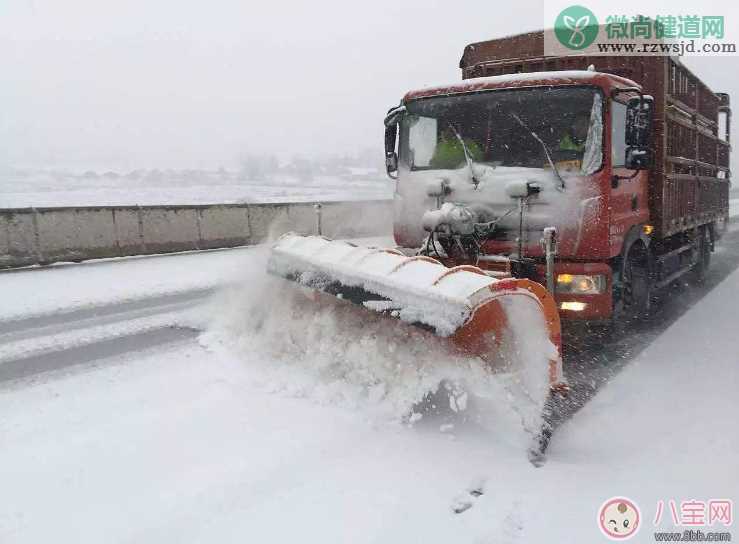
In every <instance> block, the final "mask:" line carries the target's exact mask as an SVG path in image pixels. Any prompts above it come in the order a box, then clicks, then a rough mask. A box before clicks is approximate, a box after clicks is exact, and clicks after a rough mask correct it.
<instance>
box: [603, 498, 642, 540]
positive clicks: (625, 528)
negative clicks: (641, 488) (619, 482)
mask: <svg viewBox="0 0 739 544" xmlns="http://www.w3.org/2000/svg"><path fill="white" fill-rule="evenodd" d="M640 519H641V515H640V513H639V507H638V506H637V505H636V503H635V502H634V501H632V500H630V499H627V498H625V497H613V498H612V499H608V500H607V501H606V502H604V503H603V505H602V506H601V507H600V510H598V525H599V526H600V530H601V531H602V532H603V534H604V535H606V536H607V537H608V538H610V539H612V540H627V539H629V538H631V537H632V536H634V535H635V534H636V532H637V531H638V530H639V520H640Z"/></svg>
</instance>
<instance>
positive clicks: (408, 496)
mask: <svg viewBox="0 0 739 544" xmlns="http://www.w3.org/2000/svg"><path fill="white" fill-rule="evenodd" d="M260 252H262V250H261V249H259V248H254V249H236V250H228V251H212V252H206V253H194V254H184V255H170V256H159V257H147V258H132V259H123V260H116V261H106V262H92V263H85V264H82V265H61V266H54V267H49V268H45V269H35V270H21V271H15V272H5V273H2V274H0V300H3V306H2V307H0V542H48V541H51V540H55V541H65V542H66V541H70V542H71V541H74V542H101V541H105V542H232V541H233V542H244V541H259V542H292V541H296V540H300V541H302V542H449V541H454V542H495V543H499V542H500V543H506V542H564V541H567V542H599V541H605V539H604V537H603V536H602V535H601V534H600V533H599V529H598V526H597V523H596V513H597V510H598V507H599V506H600V504H601V503H602V502H603V501H604V500H605V499H607V498H609V497H611V496H616V495H624V496H627V497H629V498H630V499H632V500H634V501H635V502H636V503H637V504H638V505H639V506H640V507H641V509H642V515H643V519H642V528H641V529H640V532H639V534H638V535H637V537H636V539H635V541H637V542H653V541H654V539H653V536H652V532H653V530H654V528H653V525H652V520H653V518H654V515H655V512H656V506H657V501H658V500H660V499H661V500H664V501H668V500H670V499H674V500H677V501H678V503H679V501H681V500H689V499H696V500H706V501H707V500H709V499H716V498H729V499H733V500H734V501H735V502H736V501H739V495H737V491H736V490H737V489H739V462H737V456H738V455H739V453H738V452H739V428H737V426H736V425H735V421H736V419H737V417H739V400H738V399H737V395H736V391H737V390H738V388H739V366H738V365H737V364H736V363H737V361H739V356H738V355H737V353H739V344H737V343H736V340H735V337H736V332H735V331H736V323H737V321H736V317H735V313H736V312H735V308H736V307H737V305H739V272H737V271H736V270H735V269H736V268H737V265H738V264H739V234H737V233H735V232H732V233H730V235H729V236H727V239H726V241H725V242H724V244H723V245H722V246H721V247H720V250H719V251H718V252H717V254H716V256H715V258H714V262H713V270H712V275H711V278H710V280H709V286H708V287H707V288H706V289H703V290H701V289H695V288H694V289H687V288H685V289H682V290H680V291H678V292H677V294H674V295H673V296H672V298H673V300H671V301H668V302H667V303H666V308H665V312H667V315H666V316H665V319H664V320H663V321H664V322H665V323H672V324H671V326H669V328H668V327H667V326H666V325H661V326H660V327H658V328H656V329H653V330H651V331H644V332H641V333H640V335H637V336H635V337H634V339H633V340H629V339H622V340H621V341H620V343H619V345H618V346H616V347H614V346H606V349H605V350H604V349H603V348H602V347H599V351H601V352H604V351H605V352H606V355H605V356H601V357H591V358H590V359H588V361H587V365H590V366H591V367H594V368H590V370H591V371H593V370H596V372H593V373H591V374H589V376H591V379H592V380H594V381H597V382H598V383H591V384H588V383H586V378H585V377H584V376H583V375H581V374H579V373H581V372H582V371H583V364H582V363H581V364H570V365H569V367H568V369H569V372H571V373H572V374H573V376H572V377H573V378H574V379H573V382H574V384H575V386H576V388H575V394H574V395H573V396H574V397H576V398H577V397H578V395H580V397H581V398H582V399H591V400H590V402H588V403H587V404H585V406H584V407H582V408H581V409H580V410H579V411H578V412H577V413H575V414H574V416H573V417H572V418H570V419H569V420H567V421H566V422H565V423H564V424H563V425H562V426H561V428H559V429H558V431H557V433H556V434H555V437H554V440H553V442H552V445H551V449H550V453H549V457H548V460H547V463H546V464H545V465H544V466H543V467H541V468H534V467H533V466H532V465H531V464H530V463H529V462H528V461H527V458H526V455H525V451H524V448H525V440H524V439H523V438H525V437H521V436H518V435H515V434H510V433H508V432H507V430H506V427H505V425H504V424H503V423H501V424H500V425H498V428H496V424H495V422H494V421H492V422H491V421H490V419H489V418H488V417H486V415H485V414H483V413H477V414H475V413H474V410H475V407H474V406H473V407H472V410H473V416H476V417H471V418H470V419H468V420H454V421H453V422H452V423H453V425H452V424H450V423H449V421H448V419H446V418H445V416H440V417H439V418H436V417H432V416H427V417H425V418H424V419H422V420H421V421H420V422H419V423H417V424H416V425H415V426H413V427H409V426H408V425H406V424H404V423H403V421H402V417H401V416H402V414H400V413H397V412H396V411H395V409H396V408H397V406H398V404H397V403H395V401H397V400H398V398H400V395H401V394H402V393H403V391H400V392H399V391H398V390H397V389H396V390H393V389H392V388H391V386H390V384H383V383H381V378H382V375H379V374H377V373H372V372H371V371H370V370H369V369H368V365H369V364H372V363H373V362H375V361H373V360H372V358H371V357H369V356H368V357H367V359H368V360H360V359H361V357H358V356H357V353H361V351H354V350H355V349H356V347H355V346H353V345H352V342H351V339H346V338H335V339H333V340H335V341H336V344H337V346H338V347H337V348H336V349H337V350H339V351H340V353H339V355H343V356H345V358H346V359H347V360H348V362H347V364H346V365H345V366H343V367H338V368H337V367H336V366H330V367H328V366H323V367H316V366H314V363H321V364H323V363H324V362H325V361H324V359H321V360H317V359H314V358H313V356H312V355H310V354H309V356H306V357H303V358H301V357H297V358H296V357H294V354H292V353H289V352H284V353H283V355H284V357H285V358H286V359H290V361H289V362H286V361H285V360H282V359H281V358H280V357H275V356H274V354H270V353H269V352H268V351H265V350H264V349H262V348H264V346H261V345H258V342H255V337H254V336H253V335H252V336H249V334H247V330H246V327H247V325H248V321H249V320H248V317H249V316H248V315H245V316H244V321H243V322H242V321H241V320H240V319H239V318H238V316H239V314H244V313H248V309H244V307H242V306H241V305H242V304H243V303H244V301H245V300H246V299H248V298H249V297H252V296H253V295H254V294H255V293H258V292H259V291H261V290H262V285H261V284H260V283H259V280H258V278H259V277H260V274H261V268H260V267H261V265H262V260H261V259H262V258H261V256H260ZM688 306H692V308H688ZM214 324H215V325H217V326H218V327H221V328H220V330H216V331H213V330H212V328H213V327H214ZM666 328H667V330H665V329H666ZM286 330H287V331H288V332H290V328H289V327H288V326H286ZM201 331H206V333H205V334H203V333H201ZM224 331H226V332H229V333H231V334H236V335H237V337H238V338H239V339H240V341H239V342H236V343H234V344H232V345H229V346H226V347H227V348H228V349H226V348H225V347H224V346H223V345H222V342H221V341H222V340H223V336H222V335H219V334H216V333H223V332H224ZM239 335H240V336H239ZM291 340H292V339H291ZM324 340H332V339H331V338H328V339H324ZM365 340H366V339H365ZM624 345H626V348H624ZM367 347H368V346H367V345H364V346H360V348H361V349H366V348H367ZM640 350H641V351H640ZM593 351H594V350H593V348H590V351H588V350H587V348H586V350H585V353H586V354H590V355H592V352H593ZM637 352H639V353H638V354H637ZM326 355H327V354H326V353H325V352H324V353H322V357H325V356H326ZM329 355H336V354H335V353H330V354H329ZM581 359H587V357H584V358H581ZM595 367H598V368H595ZM618 370H620V371H618ZM339 371H340V372H339ZM575 374H578V375H577V376H575ZM593 376H595V378H592V377H593ZM401 378H402V379H403V380H405V381H404V384H405V387H408V388H410V387H411V386H412V385H413V382H412V381H411V380H410V379H409V378H408V376H404V375H402V376H401ZM606 378H608V380H609V381H608V382H607V383H604V380H605V379H606ZM347 384H348V385H347ZM591 397H592V398H591ZM388 399H390V400H392V401H393V402H390V401H389V400H388ZM583 402H584V400H583V401H582V402H579V404H578V405H577V406H576V408H580V405H581V404H582V403H583ZM442 429H443V430H442ZM471 492H472V493H471ZM478 492H481V493H482V494H481V495H479V493H478ZM478 495H479V496H478ZM464 503H469V504H470V505H471V507H470V508H469V509H468V510H466V511H465V512H463V513H461V514H454V513H453V508H454V507H456V506H459V505H461V504H464ZM661 526H662V529H664V530H672V526H671V522H670V518H669V515H667V516H666V518H664V519H663V520H662V524H661ZM715 529H716V530H718V529H721V527H719V528H715ZM723 529H726V528H723ZM680 530H682V528H680ZM728 530H731V528H729V529H728Z"/></svg>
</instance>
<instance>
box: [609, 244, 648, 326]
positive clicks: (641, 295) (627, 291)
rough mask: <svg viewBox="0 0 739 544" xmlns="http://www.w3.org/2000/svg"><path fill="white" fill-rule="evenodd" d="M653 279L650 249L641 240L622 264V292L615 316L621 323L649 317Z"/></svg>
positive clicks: (633, 246) (630, 250) (630, 249)
mask: <svg viewBox="0 0 739 544" xmlns="http://www.w3.org/2000/svg"><path fill="white" fill-rule="evenodd" d="M652 291H653V281H652V275H651V273H650V269H649V250H648V249H647V248H646V247H645V246H644V244H642V243H641V242H636V243H635V244H634V245H632V246H631V247H630V248H629V251H628V253H627V254H626V257H625V258H624V259H623V263H622V266H621V292H620V293H619V296H618V304H617V306H618V308H614V310H615V314H614V318H615V320H616V321H618V322H621V324H625V323H629V322H632V321H639V320H643V319H646V318H647V317H649V313H650V311H651V309H652Z"/></svg>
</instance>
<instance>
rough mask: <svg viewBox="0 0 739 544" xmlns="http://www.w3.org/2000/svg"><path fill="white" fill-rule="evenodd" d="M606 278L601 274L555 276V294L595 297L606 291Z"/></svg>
mask: <svg viewBox="0 0 739 544" xmlns="http://www.w3.org/2000/svg"><path fill="white" fill-rule="evenodd" d="M607 283H608V282H607V281H606V277H605V275H603V274H597V275H594V276H588V275H582V274H557V292H558V293H571V294H573V295H597V294H599V293H603V292H605V290H606V285H607Z"/></svg>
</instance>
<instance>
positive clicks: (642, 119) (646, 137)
mask: <svg viewBox="0 0 739 544" xmlns="http://www.w3.org/2000/svg"><path fill="white" fill-rule="evenodd" d="M653 114H654V98H652V97H651V96H638V97H634V98H631V99H630V100H629V101H628V102H627V104H626V145H627V147H626V157H625V158H624V167H626V168H628V169H629V170H648V169H649V168H651V167H652V159H653V157H652V149H651V142H652V117H653Z"/></svg>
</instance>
